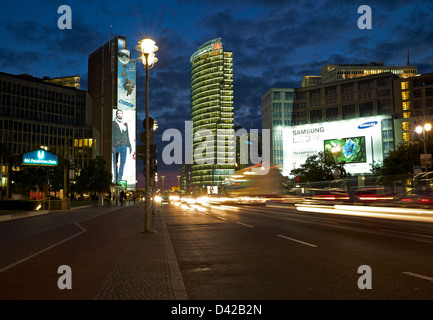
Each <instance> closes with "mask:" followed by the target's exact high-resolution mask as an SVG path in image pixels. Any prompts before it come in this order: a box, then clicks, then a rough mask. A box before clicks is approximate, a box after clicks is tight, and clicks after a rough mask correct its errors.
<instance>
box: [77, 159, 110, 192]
mask: <svg viewBox="0 0 433 320" xmlns="http://www.w3.org/2000/svg"><path fill="white" fill-rule="evenodd" d="M110 183H111V173H110V172H108V170H107V169H106V162H105V160H104V158H102V157H101V156H97V157H96V158H95V159H93V160H92V161H90V162H89V165H88V166H87V167H86V168H84V169H83V170H81V173H80V175H79V176H78V178H77V189H78V190H79V191H80V192H84V191H89V192H91V193H93V194H94V195H95V196H96V195H97V194H98V193H101V192H104V191H109V189H110Z"/></svg>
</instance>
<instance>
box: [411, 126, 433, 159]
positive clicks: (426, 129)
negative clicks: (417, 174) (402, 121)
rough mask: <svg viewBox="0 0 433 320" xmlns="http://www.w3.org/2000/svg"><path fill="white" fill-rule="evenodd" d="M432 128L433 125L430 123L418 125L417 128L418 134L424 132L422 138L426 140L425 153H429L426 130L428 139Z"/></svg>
mask: <svg viewBox="0 0 433 320" xmlns="http://www.w3.org/2000/svg"><path fill="white" fill-rule="evenodd" d="M431 129H432V126H431V124H430V123H426V124H425V125H424V126H417V127H416V128H415V132H416V133H418V134H421V133H422V134H423V138H422V139H421V140H423V141H424V153H425V154H426V153H427V145H426V134H425V133H426V132H427V139H428V132H429V131H430V130H431Z"/></svg>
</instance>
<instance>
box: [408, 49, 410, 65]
mask: <svg viewBox="0 0 433 320" xmlns="http://www.w3.org/2000/svg"><path fill="white" fill-rule="evenodd" d="M407 65H408V66H410V63H409V47H408V48H407Z"/></svg>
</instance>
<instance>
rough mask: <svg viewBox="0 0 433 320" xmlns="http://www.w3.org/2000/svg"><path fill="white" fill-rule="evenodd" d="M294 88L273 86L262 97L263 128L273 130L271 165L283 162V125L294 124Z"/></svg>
mask: <svg viewBox="0 0 433 320" xmlns="http://www.w3.org/2000/svg"><path fill="white" fill-rule="evenodd" d="M294 91H295V89H293V88H272V89H269V90H268V92H266V93H265V94H264V95H263V97H262V129H269V130H270V132H271V136H272V139H271V146H270V148H271V150H272V152H271V155H270V156H271V165H272V166H275V165H277V166H278V165H282V164H283V134H282V130H281V129H282V127H286V126H290V125H292V116H293V99H294Z"/></svg>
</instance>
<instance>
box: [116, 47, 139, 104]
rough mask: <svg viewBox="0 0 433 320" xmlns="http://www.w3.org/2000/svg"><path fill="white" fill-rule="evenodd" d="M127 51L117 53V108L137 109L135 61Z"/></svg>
mask: <svg viewBox="0 0 433 320" xmlns="http://www.w3.org/2000/svg"><path fill="white" fill-rule="evenodd" d="M129 55H130V53H129V50H127V49H122V50H120V51H119V62H118V64H117V108H118V109H122V110H136V109H137V102H136V101H137V99H136V97H137V60H135V59H131V58H130V56H129Z"/></svg>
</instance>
